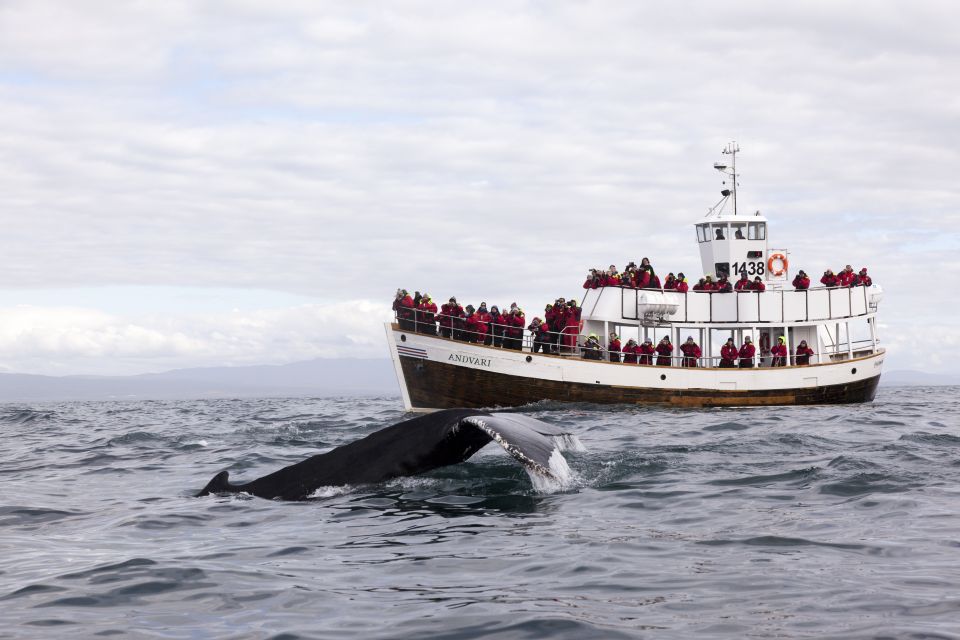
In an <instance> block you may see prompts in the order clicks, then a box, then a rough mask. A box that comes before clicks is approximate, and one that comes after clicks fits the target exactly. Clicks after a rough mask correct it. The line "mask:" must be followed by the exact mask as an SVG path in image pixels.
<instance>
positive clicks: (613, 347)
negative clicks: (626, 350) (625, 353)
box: [607, 331, 620, 362]
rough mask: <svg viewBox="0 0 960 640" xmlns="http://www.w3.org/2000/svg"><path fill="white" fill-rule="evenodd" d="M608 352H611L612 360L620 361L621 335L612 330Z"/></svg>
mask: <svg viewBox="0 0 960 640" xmlns="http://www.w3.org/2000/svg"><path fill="white" fill-rule="evenodd" d="M607 353H609V354H610V362H620V336H618V335H617V334H616V333H614V332H612V331H611V332H610V342H608V343H607Z"/></svg>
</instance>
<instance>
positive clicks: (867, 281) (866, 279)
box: [857, 267, 873, 287]
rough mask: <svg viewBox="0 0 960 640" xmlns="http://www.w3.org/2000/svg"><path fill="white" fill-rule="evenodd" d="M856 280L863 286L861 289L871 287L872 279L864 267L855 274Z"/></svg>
mask: <svg viewBox="0 0 960 640" xmlns="http://www.w3.org/2000/svg"><path fill="white" fill-rule="evenodd" d="M857 279H858V280H859V281H860V286H863V287H870V286H873V278H871V277H870V276H868V275H867V268H866V267H863V268H861V269H860V273H858V274H857Z"/></svg>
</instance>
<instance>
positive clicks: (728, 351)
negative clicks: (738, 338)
mask: <svg viewBox="0 0 960 640" xmlns="http://www.w3.org/2000/svg"><path fill="white" fill-rule="evenodd" d="M739 354H740V352H739V351H738V350H737V343H735V342H734V341H733V338H727V342H726V344H724V345H723V346H722V347H720V368H721V369H732V368H734V367H736V366H737V356H738V355H739Z"/></svg>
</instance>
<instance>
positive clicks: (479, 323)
mask: <svg viewBox="0 0 960 640" xmlns="http://www.w3.org/2000/svg"><path fill="white" fill-rule="evenodd" d="M463 328H464V333H465V334H466V335H465V336H464V342H476V343H477V344H483V341H484V339H485V338H486V337H487V323H486V322H484V321H483V320H481V319H480V315H479V314H478V313H477V312H476V310H475V309H474V308H473V305H472V304H468V305H467V308H466V314H465V315H464V318H463Z"/></svg>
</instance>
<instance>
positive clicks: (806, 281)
mask: <svg viewBox="0 0 960 640" xmlns="http://www.w3.org/2000/svg"><path fill="white" fill-rule="evenodd" d="M793 288H794V289H796V290H797V291H805V290H806V289H809V288H810V276H808V275H807V274H806V273H804V271H803V269H800V273H798V274H797V276H796V277H795V278H794V279H793Z"/></svg>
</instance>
